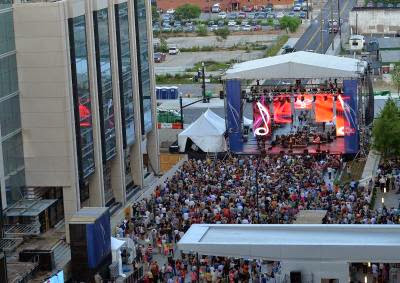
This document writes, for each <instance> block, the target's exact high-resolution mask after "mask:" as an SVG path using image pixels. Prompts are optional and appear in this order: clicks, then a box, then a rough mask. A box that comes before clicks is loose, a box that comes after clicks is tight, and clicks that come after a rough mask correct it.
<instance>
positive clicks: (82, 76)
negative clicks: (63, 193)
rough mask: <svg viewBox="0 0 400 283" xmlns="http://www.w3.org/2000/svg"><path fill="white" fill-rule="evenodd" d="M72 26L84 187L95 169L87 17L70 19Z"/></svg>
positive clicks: (78, 147)
mask: <svg viewBox="0 0 400 283" xmlns="http://www.w3.org/2000/svg"><path fill="white" fill-rule="evenodd" d="M68 26H69V37H70V53H71V73H72V88H73V97H74V113H75V129H76V140H77V154H78V166H79V175H80V187H81V186H82V183H83V180H84V179H85V178H87V177H88V176H89V175H91V174H92V173H93V172H94V168H95V162H94V146H93V126H92V107H91V101H90V87H89V68H88V54H87V47H86V30H85V26H86V24H85V16H79V17H76V18H72V19H69V20H68Z"/></svg>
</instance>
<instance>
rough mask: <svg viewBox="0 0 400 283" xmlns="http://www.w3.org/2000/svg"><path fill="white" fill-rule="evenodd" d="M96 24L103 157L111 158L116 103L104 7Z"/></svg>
mask: <svg viewBox="0 0 400 283" xmlns="http://www.w3.org/2000/svg"><path fill="white" fill-rule="evenodd" d="M93 17H94V26H95V47H96V65H97V83H98V91H99V102H100V103H101V107H100V115H101V116H102V123H101V126H102V140H103V155H104V156H103V157H104V159H105V160H110V159H111V158H113V157H114V156H115V154H116V148H115V146H116V145H115V143H116V139H115V125H114V103H113V91H112V75H111V58H110V42H109V30H108V11H107V9H102V10H99V11H95V12H94V13H93Z"/></svg>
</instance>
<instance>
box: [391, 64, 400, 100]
mask: <svg viewBox="0 0 400 283" xmlns="http://www.w3.org/2000/svg"><path fill="white" fill-rule="evenodd" d="M392 81H393V84H394V85H395V86H396V87H397V94H399V95H400V63H396V65H394V69H393V71H392Z"/></svg>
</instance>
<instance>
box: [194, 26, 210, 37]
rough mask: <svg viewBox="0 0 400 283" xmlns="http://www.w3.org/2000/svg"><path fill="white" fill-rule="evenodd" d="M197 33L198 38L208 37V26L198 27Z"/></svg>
mask: <svg viewBox="0 0 400 283" xmlns="http://www.w3.org/2000/svg"><path fill="white" fill-rule="evenodd" d="M196 32H197V35H198V36H206V35H207V33H208V31H207V26H206V25H198V26H197V30H196Z"/></svg>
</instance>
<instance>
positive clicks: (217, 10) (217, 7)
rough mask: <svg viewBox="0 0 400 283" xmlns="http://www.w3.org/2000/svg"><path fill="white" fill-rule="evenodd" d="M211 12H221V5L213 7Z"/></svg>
mask: <svg viewBox="0 0 400 283" xmlns="http://www.w3.org/2000/svg"><path fill="white" fill-rule="evenodd" d="M211 12H212V13H219V12H221V5H220V4H219V3H217V4H214V5H212V8H211Z"/></svg>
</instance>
